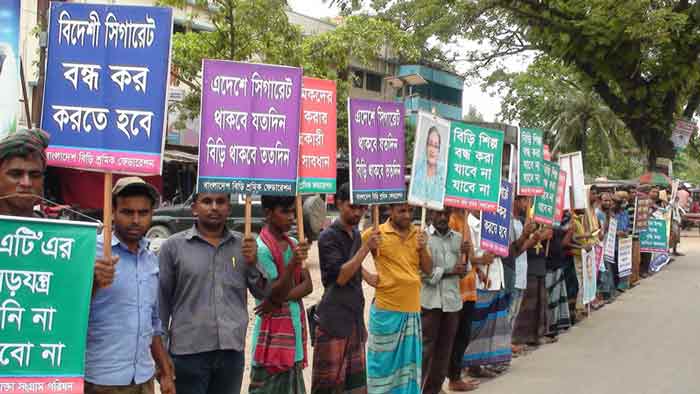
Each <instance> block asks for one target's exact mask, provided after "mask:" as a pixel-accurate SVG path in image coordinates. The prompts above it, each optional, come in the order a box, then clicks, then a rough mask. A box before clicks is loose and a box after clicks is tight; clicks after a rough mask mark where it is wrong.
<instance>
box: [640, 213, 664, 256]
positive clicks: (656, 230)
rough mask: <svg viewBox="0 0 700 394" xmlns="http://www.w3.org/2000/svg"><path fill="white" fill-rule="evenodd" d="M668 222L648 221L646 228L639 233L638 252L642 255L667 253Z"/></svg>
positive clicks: (660, 220)
mask: <svg viewBox="0 0 700 394" xmlns="http://www.w3.org/2000/svg"><path fill="white" fill-rule="evenodd" d="M667 224H668V222H667V221H666V220H665V219H648V226H647V227H646V228H645V229H643V230H641V231H640V232H639V244H640V248H639V251H640V252H642V253H666V252H668V226H667Z"/></svg>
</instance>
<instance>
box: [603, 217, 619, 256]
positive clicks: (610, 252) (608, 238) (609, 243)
mask: <svg viewBox="0 0 700 394" xmlns="http://www.w3.org/2000/svg"><path fill="white" fill-rule="evenodd" d="M616 239H617V219H616V218H614V217H611V218H610V219H608V231H607V233H605V243H604V244H603V245H604V258H605V261H608V262H610V263H613V264H614V263H615V240H616Z"/></svg>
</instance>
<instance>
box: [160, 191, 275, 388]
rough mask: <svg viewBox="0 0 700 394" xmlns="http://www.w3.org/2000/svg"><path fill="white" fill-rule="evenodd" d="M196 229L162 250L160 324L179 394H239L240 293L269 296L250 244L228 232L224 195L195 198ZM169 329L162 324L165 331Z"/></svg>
mask: <svg viewBox="0 0 700 394" xmlns="http://www.w3.org/2000/svg"><path fill="white" fill-rule="evenodd" d="M192 214H193V215H194V217H195V218H196V222H195V225H194V226H193V227H192V228H191V229H189V230H186V231H183V232H181V233H178V234H175V235H173V236H172V237H170V238H169V239H168V240H167V241H165V243H164V244H163V245H162V246H161V249H160V254H159V259H160V299H159V302H160V318H161V321H162V322H163V325H164V327H163V328H164V331H165V332H166V334H167V336H168V338H169V342H170V344H169V350H170V354H171V355H172V358H173V362H174V364H175V375H176V377H177V380H176V381H175V383H176V388H177V391H178V392H180V393H194V394H219V393H222V394H223V393H226V394H229V393H239V392H240V387H241V383H242V380H243V369H244V354H243V351H244V347H245V338H246V330H247V327H248V302H247V290H250V292H251V293H252V294H253V296H255V297H259V298H262V297H264V296H266V295H267V294H268V292H267V287H266V280H265V279H264V276H263V274H262V273H261V272H262V268H260V266H259V265H258V257H257V254H258V252H257V249H258V248H257V244H256V242H255V240H254V239H253V238H246V239H244V238H243V236H242V234H240V233H237V232H234V231H231V230H229V229H228V228H227V227H226V219H227V218H228V217H229V215H230V214H231V201H230V199H229V195H228V194H225V193H197V194H195V195H194V199H193V202H192ZM168 322H169V324H168Z"/></svg>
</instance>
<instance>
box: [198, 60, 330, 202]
mask: <svg viewBox="0 0 700 394" xmlns="http://www.w3.org/2000/svg"><path fill="white" fill-rule="evenodd" d="M301 84H302V72H301V69H300V68H296V67H286V66H275V65H269V64H254V63H243V62H234V61H226V60H209V59H205V60H203V65H202V108H201V122H202V127H201V136H200V139H199V173H198V181H197V190H198V191H200V192H216V193H241V194H247V195H251V194H254V195H270V194H272V195H294V194H296V191H297V190H296V183H297V169H298V159H299V126H300V114H301V89H302V86H301ZM316 116H318V122H320V123H328V117H329V115H328V114H327V113H326V114H321V113H316V114H314V116H313V118H314V119H316ZM321 164H322V165H323V166H324V167H326V166H330V157H329V158H328V162H325V160H324V161H323V163H321Z"/></svg>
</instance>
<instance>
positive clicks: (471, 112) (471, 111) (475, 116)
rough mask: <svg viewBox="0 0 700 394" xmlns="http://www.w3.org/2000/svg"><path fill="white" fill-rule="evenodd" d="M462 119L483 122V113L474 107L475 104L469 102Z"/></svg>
mask: <svg viewBox="0 0 700 394" xmlns="http://www.w3.org/2000/svg"><path fill="white" fill-rule="evenodd" d="M462 120H463V121H465V122H483V121H484V115H482V114H481V112H479V110H478V109H477V108H476V105H474V104H469V107H468V109H467V114H466V115H464V117H463V118H462Z"/></svg>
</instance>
